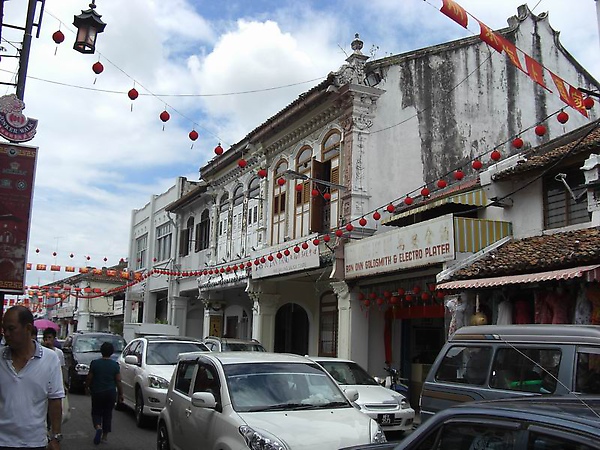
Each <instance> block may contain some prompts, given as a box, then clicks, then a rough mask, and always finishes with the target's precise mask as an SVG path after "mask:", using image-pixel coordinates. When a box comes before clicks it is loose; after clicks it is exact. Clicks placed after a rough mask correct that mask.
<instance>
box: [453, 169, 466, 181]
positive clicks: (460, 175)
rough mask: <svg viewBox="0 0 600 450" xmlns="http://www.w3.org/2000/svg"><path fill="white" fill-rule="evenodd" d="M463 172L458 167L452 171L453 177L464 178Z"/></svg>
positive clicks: (456, 178)
mask: <svg viewBox="0 0 600 450" xmlns="http://www.w3.org/2000/svg"><path fill="white" fill-rule="evenodd" d="M464 176H465V174H464V172H463V171H462V170H460V169H458V170H456V171H454V179H455V180H458V181H460V180H462V179H463V178H464Z"/></svg>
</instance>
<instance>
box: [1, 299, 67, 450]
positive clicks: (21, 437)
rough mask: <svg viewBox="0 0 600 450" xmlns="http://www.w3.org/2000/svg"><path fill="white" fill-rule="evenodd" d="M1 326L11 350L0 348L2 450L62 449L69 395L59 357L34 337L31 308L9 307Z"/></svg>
mask: <svg viewBox="0 0 600 450" xmlns="http://www.w3.org/2000/svg"><path fill="white" fill-rule="evenodd" d="M2 324H3V329H4V337H5V339H6V346H5V347H2V348H1V349H0V405H2V408H0V450H13V449H27V450H44V449H46V448H48V449H50V450H60V441H61V440H62V434H61V422H62V404H61V399H62V398H63V397H64V396H65V392H64V388H63V381H62V374H61V369H60V362H59V360H58V356H57V355H56V352H54V351H53V350H50V349H46V348H44V347H42V346H41V345H40V344H39V343H38V342H36V341H35V340H33V339H32V337H31V332H32V330H33V314H32V313H31V311H30V310H29V309H27V308H26V307H24V306H21V305H17V306H13V307H12V308H9V309H8V310H7V311H6V313H5V314H4V317H3V321H2ZM46 413H48V414H49V417H50V436H49V437H48V434H47V432H46Z"/></svg>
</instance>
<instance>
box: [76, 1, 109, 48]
mask: <svg viewBox="0 0 600 450" xmlns="http://www.w3.org/2000/svg"><path fill="white" fill-rule="evenodd" d="M89 6H90V9H88V10H85V11H81V14H79V15H78V16H74V17H73V25H75V26H76V27H77V38H76V39H75V45H73V48H74V49H75V50H77V51H78V52H79V53H94V51H95V50H96V37H97V36H98V33H102V32H103V31H104V27H106V24H105V23H104V22H102V20H100V17H102V16H101V15H100V14H98V13H97V12H96V11H95V9H96V0H92V3H90V5H89Z"/></svg>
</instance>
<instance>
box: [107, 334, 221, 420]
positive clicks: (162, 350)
mask: <svg viewBox="0 0 600 450" xmlns="http://www.w3.org/2000/svg"><path fill="white" fill-rule="evenodd" d="M195 351H205V352H208V351H209V350H208V348H207V347H206V346H205V345H204V344H203V343H202V342H200V340H198V339H194V338H188V337H179V336H145V337H139V338H136V339H133V340H132V341H131V342H130V343H129V344H128V345H127V347H125V349H124V350H123V352H122V353H121V355H120V356H119V359H118V362H119V366H120V367H121V382H122V384H123V398H124V403H125V405H127V406H129V407H131V408H133V409H134V411H135V421H136V424H137V426H138V427H144V426H146V425H147V424H148V423H149V422H150V420H151V417H157V416H158V414H159V413H160V411H161V410H162V409H163V407H164V406H165V397H166V394H167V388H168V387H169V382H170V381H171V377H172V376H173V371H174V370H175V365H176V364H177V357H178V355H179V353H184V352H195Z"/></svg>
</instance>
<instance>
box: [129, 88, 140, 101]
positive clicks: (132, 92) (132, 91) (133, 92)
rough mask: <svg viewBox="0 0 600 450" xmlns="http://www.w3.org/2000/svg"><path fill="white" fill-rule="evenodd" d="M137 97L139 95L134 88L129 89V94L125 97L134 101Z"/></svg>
mask: <svg viewBox="0 0 600 450" xmlns="http://www.w3.org/2000/svg"><path fill="white" fill-rule="evenodd" d="M138 95H140V94H139V92H138V91H137V89H136V88H131V89H129V92H127V97H129V100H135V99H136V98H138Z"/></svg>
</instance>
